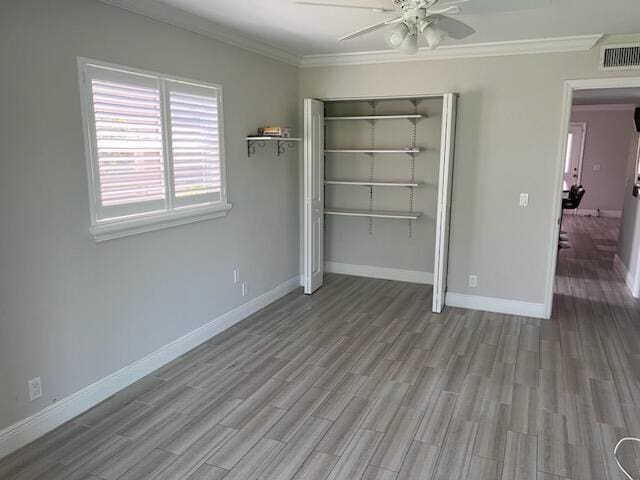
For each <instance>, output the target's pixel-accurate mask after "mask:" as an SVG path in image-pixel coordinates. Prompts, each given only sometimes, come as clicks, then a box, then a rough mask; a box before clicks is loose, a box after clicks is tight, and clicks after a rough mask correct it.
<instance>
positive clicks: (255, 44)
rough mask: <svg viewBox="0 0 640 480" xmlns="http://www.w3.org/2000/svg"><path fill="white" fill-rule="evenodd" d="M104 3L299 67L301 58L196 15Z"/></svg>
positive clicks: (130, 1) (112, 0)
mask: <svg viewBox="0 0 640 480" xmlns="http://www.w3.org/2000/svg"><path fill="white" fill-rule="evenodd" d="M100 1H101V2H103V3H106V4H109V5H113V6H115V7H120V8H123V9H125V10H128V11H130V12H133V13H137V14H140V15H144V16H145V17H149V18H152V19H154V20H158V21H160V22H163V23H167V24H169V25H173V26H175V27H179V28H182V29H184V30H189V31H190V32H193V33H197V34H200V35H204V36H206V37H209V38H213V39H214V40H217V41H219V42H222V43H226V44H228V45H233V46H235V47H239V48H242V49H244V50H248V51H250V52H253V53H257V54H259V55H262V56H265V57H268V58H271V59H273V60H278V61H280V62H284V63H288V64H289V65H295V66H299V65H300V60H301V58H300V57H299V56H298V55H295V54H293V53H291V52H287V51H285V50H282V49H280V48H277V47H273V46H271V45H267V44H265V43H263V42H259V41H256V40H251V39H249V38H246V37H245V36H244V35H242V34H240V33H237V32H234V31H231V30H229V29H226V28H225V27H223V26H221V25H219V24H217V23H215V22H212V21H211V20H207V19H206V18H203V17H200V16H198V15H195V14H193V13H189V12H186V11H184V10H181V9H179V8H176V7H173V6H171V5H167V4H165V3H160V2H157V1H155V0H100Z"/></svg>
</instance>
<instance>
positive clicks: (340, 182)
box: [324, 180, 421, 188]
mask: <svg viewBox="0 0 640 480" xmlns="http://www.w3.org/2000/svg"><path fill="white" fill-rule="evenodd" d="M324 184H325V185H359V186H364V187H408V188H415V187H419V186H420V185H421V184H420V183H417V182H370V181H359V180H325V181H324Z"/></svg>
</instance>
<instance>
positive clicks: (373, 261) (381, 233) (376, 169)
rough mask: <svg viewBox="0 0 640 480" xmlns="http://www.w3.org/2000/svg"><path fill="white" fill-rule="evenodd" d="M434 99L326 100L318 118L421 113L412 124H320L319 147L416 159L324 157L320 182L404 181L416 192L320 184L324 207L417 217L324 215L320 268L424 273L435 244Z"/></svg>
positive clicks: (437, 125)
mask: <svg viewBox="0 0 640 480" xmlns="http://www.w3.org/2000/svg"><path fill="white" fill-rule="evenodd" d="M442 108H443V101H442V98H426V99H416V100H413V101H412V100H407V99H397V100H396V99H394V100H375V101H366V100H363V101H333V102H329V101H327V102H326V103H325V117H334V116H335V117H338V116H352V115H353V116H356V115H394V114H406V115H409V114H415V113H417V114H421V115H423V118H420V119H416V120H408V119H394V120H375V121H369V120H341V121H326V122H325V147H326V149H328V150H333V149H401V148H405V147H414V146H415V147H417V148H419V149H420V150H421V151H420V153H416V154H405V153H401V154H397V153H395V154H374V155H370V154H362V153H357V154H355V153H349V154H345V153H326V154H325V180H373V181H378V182H385V181H388V182H410V181H412V180H414V181H415V182H416V183H419V184H420V186H419V187H415V188H409V187H377V186H374V187H372V188H370V187H368V186H353V185H326V186H325V208H326V209H329V208H340V209H343V208H344V209H362V210H367V209H372V210H393V211H415V212H422V216H421V217H420V218H418V219H417V220H404V219H402V220H400V219H388V218H382V219H379V218H373V219H369V218H364V217H343V216H334V215H326V216H325V235H324V259H325V263H328V264H330V263H332V262H335V263H341V264H351V265H365V266H372V267H383V268H392V269H401V270H411V271H417V272H424V273H432V272H433V265H434V250H435V239H436V222H435V218H436V212H437V199H438V168H439V161H440V147H441V145H440V143H441V131H442Z"/></svg>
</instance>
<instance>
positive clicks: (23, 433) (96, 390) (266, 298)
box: [0, 276, 300, 458]
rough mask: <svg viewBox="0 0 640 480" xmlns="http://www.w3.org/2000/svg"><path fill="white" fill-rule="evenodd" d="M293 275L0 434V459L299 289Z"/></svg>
mask: <svg viewBox="0 0 640 480" xmlns="http://www.w3.org/2000/svg"><path fill="white" fill-rule="evenodd" d="M299 286H300V277H298V276H296V277H294V278H292V279H290V280H287V281H286V282H284V283H282V284H280V285H278V286H276V287H274V288H273V289H271V290H269V291H268V292H265V293H263V294H262V295H260V296H258V297H256V298H254V299H252V300H250V301H248V302H247V303H244V304H243V305H240V306H238V307H236V308H234V309H233V310H231V311H229V312H227V313H225V314H224V315H222V316H220V317H218V318H216V319H215V320H213V321H211V322H210V323H207V324H206V325H203V326H202V327H200V328H197V329H196V330H193V331H192V332H190V333H188V334H186V335H184V336H183V337H181V338H178V339H177V340H174V341H173V342H171V343H169V344H167V345H165V346H163V347H161V348H159V349H158V350H156V351H155V352H153V353H150V354H149V355H147V356H145V357H143V358H141V359H139V360H137V361H135V362H133V363H132V364H130V365H127V366H126V367H124V368H122V369H120V370H118V371H117V372H114V373H112V374H111V375H108V376H107V377H105V378H103V379H101V380H98V381H97V382H95V383H93V384H91V385H89V386H87V387H85V388H83V389H82V390H80V391H78V392H76V393H74V394H72V395H70V396H68V397H66V398H64V399H62V400H60V401H59V402H57V403H55V404H53V405H51V406H49V407H47V408H45V409H43V410H41V411H40V412H38V413H36V414H34V415H32V416H31V417H28V418H26V419H24V420H21V421H20V422H18V423H16V424H14V425H11V426H9V427H7V428H5V429H4V430H1V431H0V458H2V457H5V456H7V455H9V454H10V453H11V452H14V451H15V450H17V449H19V448H21V447H23V446H24V445H26V444H28V443H30V442H32V441H34V440H36V439H37V438H39V437H41V436H42V435H44V434H46V433H48V432H50V431H51V430H53V429H55V428H57V427H58V426H60V425H62V424H63V423H65V422H67V421H69V420H71V419H73V418H75V417H76V416H78V415H80V414H81V413H83V412H85V411H87V410H89V409H90V408H92V407H94V406H95V405H97V404H98V403H100V402H102V401H103V400H105V399H107V398H109V397H110V396H111V395H113V394H115V393H117V392H119V391H120V390H122V389H124V388H125V387H127V386H129V385H131V384H132V383H134V382H136V381H137V380H140V379H141V378H143V377H144V376H146V375H148V374H150V373H151V372H154V371H155V370H157V369H158V368H160V367H162V366H163V365H166V364H167V363H169V362H171V361H172V360H175V359H176V358H178V357H179V356H181V355H183V354H185V353H187V352H189V351H190V350H193V349H194V348H195V347H197V346H198V345H201V344H202V343H204V342H206V341H207V340H209V339H210V338H212V337H214V336H216V335H217V334H219V333H220V332H222V331H223V330H226V329H227V328H229V327H231V326H233V325H235V324H236V323H238V322H240V321H241V320H244V319H245V318H247V317H248V316H249V315H252V314H253V313H255V312H257V311H258V310H260V309H262V308H264V307H266V306H267V305H269V304H271V303H273V302H275V301H276V300H278V299H279V298H281V297H283V296H284V295H286V294H288V293H289V292H291V291H293V290H295V289H297V288H299Z"/></svg>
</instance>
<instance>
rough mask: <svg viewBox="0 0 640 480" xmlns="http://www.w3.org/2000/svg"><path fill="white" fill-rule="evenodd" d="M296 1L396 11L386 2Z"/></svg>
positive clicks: (379, 10)
mask: <svg viewBox="0 0 640 480" xmlns="http://www.w3.org/2000/svg"><path fill="white" fill-rule="evenodd" d="M294 3H299V4H301V5H314V6H318V7H340V8H358V9H361V10H370V11H374V12H395V10H394V9H393V8H389V7H388V5H385V2H381V1H377V2H373V4H372V2H360V3H357V0H351V2H350V3H345V2H341V1H339V0H319V1H315V0H294Z"/></svg>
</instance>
